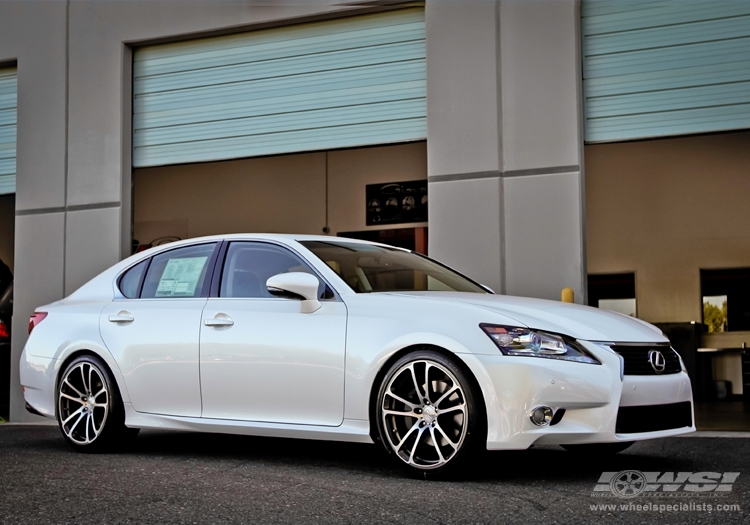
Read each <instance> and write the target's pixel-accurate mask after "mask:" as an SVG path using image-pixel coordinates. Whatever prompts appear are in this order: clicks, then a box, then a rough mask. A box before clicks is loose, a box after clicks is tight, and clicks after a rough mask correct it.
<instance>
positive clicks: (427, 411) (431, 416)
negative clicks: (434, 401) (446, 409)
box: [422, 405, 437, 423]
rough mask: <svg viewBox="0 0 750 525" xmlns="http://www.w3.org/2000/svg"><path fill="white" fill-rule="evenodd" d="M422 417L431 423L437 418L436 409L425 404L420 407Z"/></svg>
mask: <svg viewBox="0 0 750 525" xmlns="http://www.w3.org/2000/svg"><path fill="white" fill-rule="evenodd" d="M422 418H423V419H424V420H425V421H426V422H427V423H432V422H433V421H435V420H436V419H437V410H436V409H435V407H434V406H432V405H427V406H426V407H424V408H423V409H422Z"/></svg>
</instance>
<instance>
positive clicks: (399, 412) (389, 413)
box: [383, 409, 419, 417]
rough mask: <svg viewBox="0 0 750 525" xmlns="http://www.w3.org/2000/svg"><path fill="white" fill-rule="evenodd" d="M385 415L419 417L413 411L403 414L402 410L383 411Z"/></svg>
mask: <svg viewBox="0 0 750 525" xmlns="http://www.w3.org/2000/svg"><path fill="white" fill-rule="evenodd" d="M383 414H384V415H386V416H404V417H419V416H417V414H415V413H414V412H413V411H411V410H410V411H408V412H402V411H400V410H390V409H383Z"/></svg>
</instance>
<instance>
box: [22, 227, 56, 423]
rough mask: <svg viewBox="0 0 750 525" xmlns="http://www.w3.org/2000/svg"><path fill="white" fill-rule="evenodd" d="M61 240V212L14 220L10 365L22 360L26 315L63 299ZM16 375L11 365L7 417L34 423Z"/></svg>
mask: <svg viewBox="0 0 750 525" xmlns="http://www.w3.org/2000/svg"><path fill="white" fill-rule="evenodd" d="M64 238H65V235H64V227H63V214H62V213H50V214H45V215H21V216H17V217H16V240H15V261H16V264H15V268H14V275H13V280H14V291H15V296H14V304H13V331H12V333H13V341H12V344H11V357H10V359H11V362H12V363H18V362H19V360H20V358H21V352H22V351H23V347H24V345H25V344H26V339H27V333H28V328H29V316H30V315H31V314H32V313H33V312H34V309H35V308H36V307H37V306H39V305H42V304H47V303H50V302H52V301H55V300H57V299H59V298H60V297H62V296H63V265H64V260H63V257H64V255H63V254H64V248H63V242H64V241H63V239H64ZM18 290H25V292H22V293H19V292H18ZM18 373H19V372H18V367H16V366H12V367H11V369H10V385H11V389H10V407H11V412H10V418H11V421H33V420H35V419H36V418H35V417H34V416H32V415H30V414H28V413H27V412H26V410H24V403H23V393H22V392H21V384H20V383H19V375H18Z"/></svg>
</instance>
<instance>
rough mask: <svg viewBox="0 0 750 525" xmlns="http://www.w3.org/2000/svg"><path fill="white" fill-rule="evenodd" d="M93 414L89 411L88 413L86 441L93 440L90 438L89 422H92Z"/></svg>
mask: <svg viewBox="0 0 750 525" xmlns="http://www.w3.org/2000/svg"><path fill="white" fill-rule="evenodd" d="M91 416H93V414H92V413H89V414H88V415H87V416H86V443H88V442H89V441H91V440H90V439H89V423H92V421H91ZM92 424H93V423H92Z"/></svg>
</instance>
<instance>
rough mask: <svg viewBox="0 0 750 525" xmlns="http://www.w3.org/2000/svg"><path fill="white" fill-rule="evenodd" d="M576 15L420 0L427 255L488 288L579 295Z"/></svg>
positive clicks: (552, 8)
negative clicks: (424, 49)
mask: <svg viewBox="0 0 750 525" xmlns="http://www.w3.org/2000/svg"><path fill="white" fill-rule="evenodd" d="M579 19H580V16H579V11H578V6H577V4H576V3H575V2H567V1H566V2H556V1H538V2H517V1H504V2H428V3H427V7H426V20H427V136H428V140H427V145H428V174H429V183H430V185H429V191H430V202H431V207H430V238H429V253H430V255H432V256H434V257H436V258H438V259H442V260H444V261H445V262H447V263H448V264H450V265H451V266H453V267H455V268H457V269H459V270H461V271H463V272H464V273H466V274H468V275H471V276H473V277H474V278H476V279H477V280H479V281H481V282H482V283H484V284H486V285H488V286H490V287H492V288H493V289H495V291H498V292H503V293H508V294H511V295H527V296H532V297H542V298H546V299H557V300H559V299H560V292H561V290H562V288H564V287H570V288H573V290H574V291H575V296H576V302H578V303H583V302H584V301H585V279H584V275H585V273H586V271H585V262H586V261H585V256H584V253H585V245H584V242H583V240H584V237H583V228H584V214H583V170H582V151H581V143H582V142H581V137H582V128H581V117H580V114H581V95H580V91H581V86H580V78H581V74H580V30H579ZM469 27H471V28H472V30H471V31H466V28H469ZM467 234H468V235H467Z"/></svg>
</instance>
